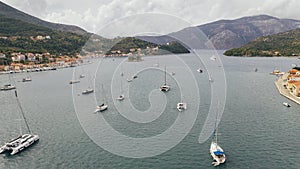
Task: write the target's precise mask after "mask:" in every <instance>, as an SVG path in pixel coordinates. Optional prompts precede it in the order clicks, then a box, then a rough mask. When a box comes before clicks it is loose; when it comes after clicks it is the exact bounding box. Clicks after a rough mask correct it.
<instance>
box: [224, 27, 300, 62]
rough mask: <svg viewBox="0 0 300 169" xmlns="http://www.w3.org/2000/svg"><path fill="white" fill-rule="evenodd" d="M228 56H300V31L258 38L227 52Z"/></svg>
mask: <svg viewBox="0 0 300 169" xmlns="http://www.w3.org/2000/svg"><path fill="white" fill-rule="evenodd" d="M224 55H226V56H267V57H271V56H300V29H295V30H291V31H287V32H283V33H278V34H274V35H269V36H262V37H259V38H256V39H255V40H253V41H252V42H249V43H247V44H246V45H243V46H242V47H240V48H234V49H230V50H227V51H225V53H224Z"/></svg>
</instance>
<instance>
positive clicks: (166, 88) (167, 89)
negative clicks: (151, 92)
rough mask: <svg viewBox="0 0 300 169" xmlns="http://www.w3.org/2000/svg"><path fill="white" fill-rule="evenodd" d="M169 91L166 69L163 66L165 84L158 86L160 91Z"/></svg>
mask: <svg viewBox="0 0 300 169" xmlns="http://www.w3.org/2000/svg"><path fill="white" fill-rule="evenodd" d="M169 90H170V86H168V85H167V68H166V66H165V83H164V85H162V86H160V91H163V92H167V91H169Z"/></svg>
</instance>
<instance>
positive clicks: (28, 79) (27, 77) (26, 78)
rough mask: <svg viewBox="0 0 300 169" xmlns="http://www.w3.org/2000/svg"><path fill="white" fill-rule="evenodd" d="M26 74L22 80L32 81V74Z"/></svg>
mask: <svg viewBox="0 0 300 169" xmlns="http://www.w3.org/2000/svg"><path fill="white" fill-rule="evenodd" d="M26 74H27V76H26V77H24V78H23V79H22V82H31V81H32V80H31V76H30V74H29V73H28V72H27V73H26Z"/></svg>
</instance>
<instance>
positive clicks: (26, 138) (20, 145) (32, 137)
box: [0, 91, 40, 155]
mask: <svg viewBox="0 0 300 169" xmlns="http://www.w3.org/2000/svg"><path fill="white" fill-rule="evenodd" d="M15 96H16V99H17V103H18V106H19V108H20V110H21V113H22V117H23V119H24V122H25V124H26V127H27V130H28V132H29V133H28V134H21V135H20V136H18V137H16V138H14V139H12V140H11V141H8V142H7V143H5V144H4V145H3V146H1V147H0V153H4V152H7V151H8V152H10V154H11V155H15V154H17V153H19V152H21V151H23V150H25V149H26V148H28V147H30V146H31V145H32V144H34V143H35V142H37V141H39V139H40V138H39V135H37V134H32V133H31V130H30V128H29V125H28V122H27V120H26V118H25V114H24V112H23V109H22V106H21V104H20V101H19V99H18V94H17V91H15Z"/></svg>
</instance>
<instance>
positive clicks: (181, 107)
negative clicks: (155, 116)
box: [177, 103, 187, 111]
mask: <svg viewBox="0 0 300 169" xmlns="http://www.w3.org/2000/svg"><path fill="white" fill-rule="evenodd" d="M186 105H187V104H186V103H177V110H178V111H183V110H185V109H186Z"/></svg>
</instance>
